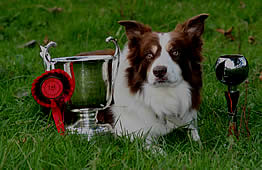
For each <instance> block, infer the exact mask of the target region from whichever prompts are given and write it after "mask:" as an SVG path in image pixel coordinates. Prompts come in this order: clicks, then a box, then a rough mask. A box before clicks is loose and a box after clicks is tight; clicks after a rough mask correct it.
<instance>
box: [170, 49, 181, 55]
mask: <svg viewBox="0 0 262 170" xmlns="http://www.w3.org/2000/svg"><path fill="white" fill-rule="evenodd" d="M171 53H172V55H173V56H179V55H180V52H179V51H178V50H177V49H173V50H172V51H171Z"/></svg>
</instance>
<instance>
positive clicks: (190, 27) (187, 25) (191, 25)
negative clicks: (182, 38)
mask: <svg viewBox="0 0 262 170" xmlns="http://www.w3.org/2000/svg"><path fill="white" fill-rule="evenodd" d="M207 17H208V14H200V15H197V16H194V17H192V18H190V19H188V20H187V21H185V22H184V23H183V24H178V25H177V26H176V29H175V31H178V32H185V33H188V34H189V35H191V36H196V37H200V36H201V35H202V34H203V32H204V22H205V19H207Z"/></svg>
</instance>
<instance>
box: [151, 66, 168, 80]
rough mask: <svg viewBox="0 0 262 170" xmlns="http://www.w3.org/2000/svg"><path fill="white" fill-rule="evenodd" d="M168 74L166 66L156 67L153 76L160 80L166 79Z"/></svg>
mask: <svg viewBox="0 0 262 170" xmlns="http://www.w3.org/2000/svg"><path fill="white" fill-rule="evenodd" d="M166 72H167V68H166V66H156V67H154V68H153V74H154V75H155V76H156V77H158V78H162V77H164V76H165V75H166Z"/></svg>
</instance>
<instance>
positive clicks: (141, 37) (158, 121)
mask: <svg viewBox="0 0 262 170" xmlns="http://www.w3.org/2000/svg"><path fill="white" fill-rule="evenodd" d="M207 17H208V15H207V14H200V15H198V16H195V17H193V18H191V19H189V20H187V21H185V22H184V23H183V24H178V25H177V26H176V28H175V29H174V30H173V31H171V32H167V33H162V32H154V31H152V29H151V28H150V27H149V26H147V25H144V24H142V23H139V22H137V21H119V24H120V25H122V26H124V27H125V30H126V35H127V38H128V44H127V45H126V46H125V47H124V50H123V51H122V52H121V56H120V66H119V71H118V75H117V78H116V83H115V90H114V105H113V106H112V107H111V112H112V114H113V118H114V128H113V131H114V133H116V134H117V135H127V134H129V135H130V134H135V135H147V139H148V140H147V141H148V142H150V141H151V139H152V138H154V137H158V136H160V135H165V134H167V133H169V132H171V131H172V130H173V129H174V128H178V127H187V128H189V129H190V130H191V133H192V138H193V140H195V141H198V140H200V137H199V134H198V129H197V124H196V121H197V110H198V109H199V105H200V90H201V87H202V71H201V61H202V55H201V50H202V44H203V43H202V40H201V35H202V33H203V31H204V21H205V19H206V18H207Z"/></svg>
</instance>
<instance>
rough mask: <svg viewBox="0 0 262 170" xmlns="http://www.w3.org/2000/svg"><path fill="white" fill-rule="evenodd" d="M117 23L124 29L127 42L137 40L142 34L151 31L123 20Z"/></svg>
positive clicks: (138, 24) (142, 25) (143, 26)
mask: <svg viewBox="0 0 262 170" xmlns="http://www.w3.org/2000/svg"><path fill="white" fill-rule="evenodd" d="M118 23H119V24H120V25H123V26H124V27H125V30H126V35H127V38H128V40H133V39H139V37H141V35H143V34H144V33H146V32H151V31H152V29H151V28H150V27H149V26H147V25H144V24H142V23H140V22H137V21H132V20H125V21H118Z"/></svg>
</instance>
